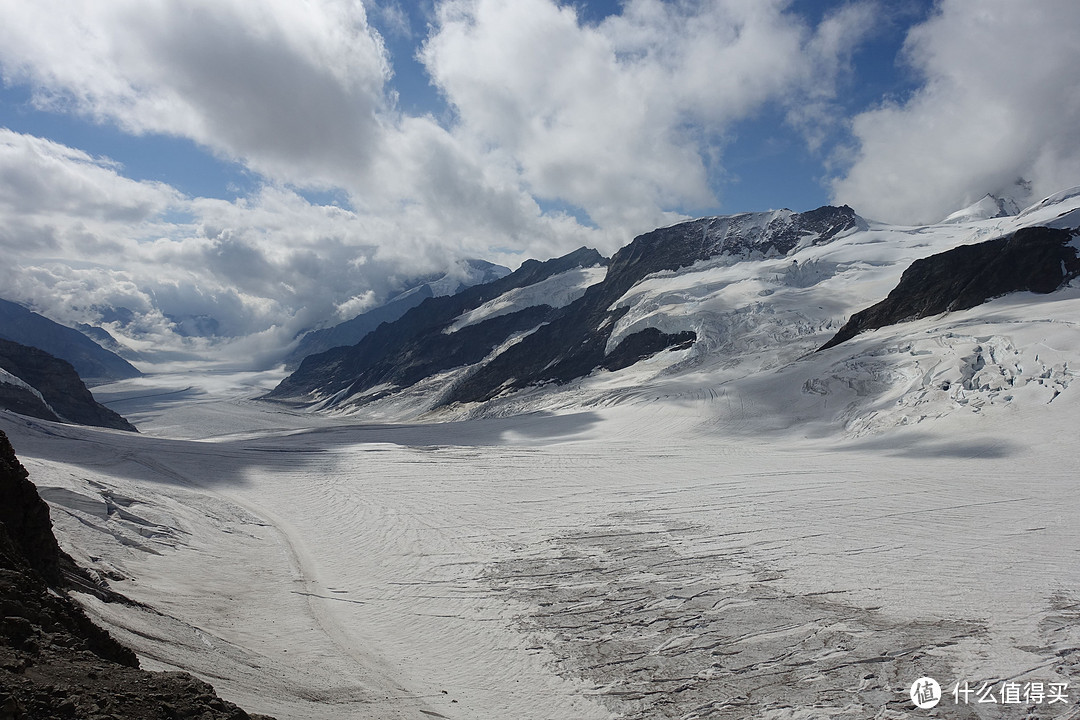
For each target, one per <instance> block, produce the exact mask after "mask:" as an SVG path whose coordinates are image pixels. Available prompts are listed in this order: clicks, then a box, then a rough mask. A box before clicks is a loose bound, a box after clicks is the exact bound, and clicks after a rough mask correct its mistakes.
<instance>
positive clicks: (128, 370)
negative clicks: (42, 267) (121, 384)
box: [0, 300, 142, 385]
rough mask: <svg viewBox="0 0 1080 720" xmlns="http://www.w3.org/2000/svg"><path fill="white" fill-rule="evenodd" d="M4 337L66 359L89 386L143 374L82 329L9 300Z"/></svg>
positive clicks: (3, 311)
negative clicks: (56, 320)
mask: <svg viewBox="0 0 1080 720" xmlns="http://www.w3.org/2000/svg"><path fill="white" fill-rule="evenodd" d="M92 331H93V332H96V333H97V334H98V337H100V338H101V339H103V340H104V339H105V337H106V336H108V333H107V332H105V331H104V330H102V329H101V328H93V329H92ZM0 339H4V340H11V341H12V342H16V343H20V344H22V345H29V346H30V347H36V348H40V349H42V350H44V351H46V352H47V353H49V354H51V355H54V356H56V357H58V358H60V359H62V360H66V361H67V362H69V363H71V365H72V367H74V368H75V371H76V372H77V373H78V374H79V377H80V378H82V380H83V382H85V383H87V384H89V385H95V384H100V383H104V382H114V381H116V380H125V379H127V378H133V377H138V376H139V375H141V374H142V373H140V372H139V371H138V369H136V368H135V366H134V365H132V364H131V363H129V362H128V361H127V360H125V359H124V358H122V357H120V356H119V355H117V354H116V353H114V352H111V351H109V350H106V349H105V348H103V347H101V345H98V344H97V343H96V342H94V341H93V340H91V339H90V338H89V337H87V336H86V335H85V334H83V333H82V332H79V331H78V330H75V329H73V328H69V327H67V326H64V325H61V324H59V323H57V322H53V321H52V320H50V319H48V318H47V317H44V316H43V315H39V314H37V313H36V312H33V311H31V310H28V309H27V308H25V307H23V306H22V305H19V304H17V303H13V302H11V301H9V300H0ZM110 339H111V338H110ZM113 342H115V340H114V341H113Z"/></svg>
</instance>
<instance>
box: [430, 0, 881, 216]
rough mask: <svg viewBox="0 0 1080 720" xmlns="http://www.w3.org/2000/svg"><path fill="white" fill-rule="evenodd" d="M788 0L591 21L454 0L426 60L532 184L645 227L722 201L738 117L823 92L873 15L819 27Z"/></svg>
mask: <svg viewBox="0 0 1080 720" xmlns="http://www.w3.org/2000/svg"><path fill="white" fill-rule="evenodd" d="M786 6H787V3H785V2H779V1H776V0H755V1H753V2H749V1H746V0H712V1H711V2H700V3H683V2H678V3H673V2H661V1H660V0H630V1H629V2H627V3H625V4H624V6H623V11H622V13H621V14H620V15H615V16H611V17H609V18H607V19H605V20H604V21H603V22H601V23H599V24H598V25H590V24H587V23H583V22H582V21H581V19H580V18H579V17H578V14H577V11H576V10H575V9H574V7H573V6H571V5H559V4H557V3H555V2H552V1H551V0H519V1H518V2H513V3H506V2H499V1H498V0H448V1H447V2H444V3H442V4H441V5H440V6H439V8H438V18H437V27H436V30H435V32H434V33H433V34H432V35H431V37H429V39H428V41H427V42H426V44H425V45H424V48H423V52H422V59H423V61H424V63H425V64H426V66H427V68H428V70H429V72H430V74H431V76H432V78H433V80H434V81H435V82H436V83H437V85H438V86H439V88H440V89H441V90H442V92H443V93H444V94H445V96H446V98H447V100H448V101H449V102H450V103H451V104H452V106H453V107H454V108H455V110H456V111H457V114H458V117H459V125H458V126H457V128H456V131H457V132H458V134H459V135H461V136H462V137H463V138H467V139H470V140H472V141H474V142H475V144H476V145H477V146H479V147H492V148H495V149H496V150H495V152H496V153H497V154H500V155H503V156H505V159H506V162H507V163H509V164H511V165H513V166H515V167H517V168H518V169H519V172H520V176H521V179H522V181H523V183H524V185H525V187H527V188H528V189H529V191H530V192H531V193H533V194H535V195H536V196H537V197H539V198H542V199H548V200H558V201H562V202H565V203H569V204H570V205H573V206H576V207H580V208H583V209H584V210H585V211H586V212H587V213H588V214H589V216H590V218H591V219H592V220H593V222H595V223H597V224H598V225H599V226H601V227H610V226H612V225H618V226H622V227H625V226H628V225H630V226H636V227H639V228H646V227H650V226H653V225H658V224H662V223H663V222H665V221H668V222H670V221H671V220H672V219H674V218H673V215H672V214H671V211H672V210H677V209H682V208H688V209H697V208H702V207H706V206H709V205H712V204H715V202H716V199H715V196H714V188H713V187H711V185H710V169H711V168H710V163H712V162H715V160H716V148H717V147H718V146H719V145H722V141H723V137H724V134H725V132H726V131H727V129H728V128H729V127H730V125H731V124H732V123H734V122H736V121H739V120H742V119H745V118H747V117H751V116H753V114H754V113H756V112H758V111H760V110H761V108H762V106H763V105H764V104H765V103H766V102H769V101H777V102H781V103H784V102H791V103H792V104H794V103H795V102H796V101H801V100H802V99H803V96H804V95H805V94H806V93H807V91H808V89H809V88H810V87H814V88H818V92H819V93H822V92H827V90H824V89H827V88H829V87H831V83H832V78H834V77H835V75H836V73H837V72H838V69H839V68H840V67H841V66H842V64H843V61H842V60H838V57H841V56H843V55H845V54H847V53H849V52H850V48H851V47H852V46H853V45H854V43H855V42H857V39H858V37H859V36H860V32H859V31H858V30H859V27H860V26H865V24H866V13H865V12H859V11H855V10H853V11H848V12H844V13H836V14H834V15H831V16H830V17H829V19H828V21H827V22H825V23H822V25H821V27H820V28H819V29H818V32H817V33H815V32H814V31H813V30H812V29H811V28H809V27H808V26H807V25H806V23H805V22H804V21H803V20H802V19H801V18H799V17H798V16H796V15H793V14H790V13H788V12H786V11H785V10H786ZM857 7H861V6H857ZM806 122H807V123H809V119H807V121H806Z"/></svg>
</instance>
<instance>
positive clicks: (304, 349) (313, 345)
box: [285, 259, 510, 368]
mask: <svg viewBox="0 0 1080 720" xmlns="http://www.w3.org/2000/svg"><path fill="white" fill-rule="evenodd" d="M461 270H462V272H461V273H459V274H458V275H456V276H454V275H450V274H448V273H441V274H438V275H434V276H431V277H427V278H420V279H419V280H417V281H416V282H415V283H413V284H411V285H410V287H409V288H408V289H407V290H405V291H403V292H401V293H398V294H397V295H395V296H394V297H392V298H391V299H390V300H389V301H388V302H386V303H384V304H383V305H380V306H378V307H376V308H373V309H371V310H369V311H367V312H365V313H361V314H360V315H357V316H356V317H354V318H352V319H350V320H346V321H345V322H342V323H339V324H337V325H334V326H333V327H328V328H323V329H321V330H312V331H311V332H308V333H307V334H305V335H304V336H303V337H302V338H301V339H300V342H299V343H298V344H297V346H296V348H295V349H294V350H293V351H292V352H290V353H289V354H288V355H287V356H286V357H285V365H286V367H289V368H295V367H297V366H298V365H299V364H300V362H301V361H302V360H303V359H304V358H305V357H307V356H308V355H314V354H317V353H321V352H325V351H327V350H329V349H330V348H335V347H343V346H346V345H355V344H356V343H358V342H360V340H361V339H362V338H363V337H364V336H365V335H367V334H368V333H369V332H371V331H372V330H374V329H375V328H377V327H379V325H381V324H382V323H384V322H393V321H395V320H397V319H398V318H399V317H401V316H402V315H404V314H405V313H406V312H407V311H408V310H410V309H411V308H414V307H416V306H417V305H419V304H420V303H422V302H423V301H424V300H426V299H428V298H431V297H439V296H443V295H453V294H454V293H457V292H459V291H461V290H463V289H464V288H467V287H470V286H472V285H479V284H484V283H489V282H492V281H494V280H498V279H499V278H501V277H505V276H506V275H508V274H510V268H507V267H503V266H502V265H496V264H494V263H490V262H487V261H485V260H476V259H468V260H465V261H463V262H462V264H461Z"/></svg>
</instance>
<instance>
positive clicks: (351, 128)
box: [0, 0, 390, 184]
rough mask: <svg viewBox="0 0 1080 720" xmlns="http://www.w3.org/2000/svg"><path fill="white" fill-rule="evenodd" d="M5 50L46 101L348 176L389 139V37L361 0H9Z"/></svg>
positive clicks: (259, 160)
mask: <svg viewBox="0 0 1080 720" xmlns="http://www.w3.org/2000/svg"><path fill="white" fill-rule="evenodd" d="M0 17H3V18H4V22H3V23H0V63H2V65H3V68H4V71H5V74H6V75H7V76H8V77H9V79H17V80H18V79H22V80H26V81H29V82H32V83H33V84H34V85H35V86H36V87H37V88H38V102H40V103H43V104H51V105H53V106H54V107H58V108H66V107H68V106H71V107H73V109H75V110H77V111H78V112H81V113H84V114H87V115H89V116H92V117H94V118H99V119H103V120H108V121H111V122H115V123H116V124H117V125H119V126H120V127H122V128H124V129H126V130H128V131H131V132H135V133H146V132H155V133H165V134H171V135H178V136H182V137H188V138H192V139H194V140H195V141H197V142H199V143H201V144H203V145H205V146H206V147H209V148H212V149H213V150H215V151H217V152H220V153H223V154H225V155H227V156H229V157H233V158H240V159H242V160H243V161H244V162H246V163H247V164H249V165H250V166H251V167H253V168H254V169H256V170H258V171H260V172H265V173H267V174H269V175H270V176H272V177H280V178H283V179H287V180H293V181H311V182H335V183H338V184H341V183H343V182H346V181H347V180H348V178H349V177H350V176H351V175H352V174H354V173H355V169H354V168H355V166H356V165H363V164H364V163H366V162H367V161H368V160H369V158H370V156H371V154H372V152H373V151H374V150H373V149H374V148H375V147H377V145H378V143H379V139H380V134H381V129H380V123H379V120H378V114H379V112H380V111H381V110H382V109H383V106H384V103H385V98H384V85H385V82H386V81H387V79H388V78H389V75H390V69H389V66H388V64H387V61H386V57H385V51H384V48H383V45H382V40H381V38H380V37H379V36H378V34H377V33H375V32H374V31H372V30H371V28H369V27H368V24H367V18H366V15H365V13H364V6H363V4H362V3H360V2H350V1H349V0H310V2H305V3H298V2H290V1H289V0H263V1H261V2H244V1H243V0H184V1H183V2H178V1H176V0H101V1H100V2H89V3H74V4H73V3H70V2H64V0H35V2H32V3H27V2H21V1H20V0H0Z"/></svg>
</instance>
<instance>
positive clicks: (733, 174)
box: [0, 0, 932, 213]
mask: <svg viewBox="0 0 1080 720" xmlns="http://www.w3.org/2000/svg"><path fill="white" fill-rule="evenodd" d="M837 4H838V3H835V2H827V1H825V0H800V1H799V2H794V3H792V4H791V8H790V11H791V12H792V13H793V14H796V15H800V16H802V17H805V18H806V19H807V21H808V22H809V23H811V24H816V23H819V22H820V21H821V19H822V17H823V16H824V14H825V13H827V12H829V11H830V10H831V9H834V8H835V7H836V6H837ZM425 5H426V6H427V7H424V6H425ZM573 6H574V7H575V8H576V10H577V12H578V16H579V18H580V19H581V20H582V22H584V23H589V24H598V23H601V22H602V21H603V20H604V19H605V18H607V17H609V16H611V15H617V14H619V12H620V11H621V7H620V3H619V2H614V1H610V0H609V1H607V2H584V1H583V2H577V3H573ZM397 7H398V8H400V12H401V13H402V14H403V16H404V18H405V19H407V22H408V31H407V32H406V31H405V28H403V27H401V26H400V25H398V24H397V23H395V22H392V21H389V20H387V19H386V18H385V17H383V16H381V15H379V14H378V13H373V14H372V15H371V16H370V20H371V23H372V25H373V26H374V27H375V28H376V29H377V30H378V31H379V32H380V34H381V35H382V37H383V39H384V41H385V43H386V47H387V50H388V52H389V56H390V58H391V61H392V66H393V80H392V81H391V86H392V88H393V90H394V91H395V92H396V93H398V104H399V107H400V109H401V110H402V111H403V112H406V113H409V114H425V113H430V114H433V115H436V116H447V115H449V114H450V113H451V109H450V108H449V107H448V106H447V103H446V101H445V99H444V98H443V97H442V95H441V94H440V93H439V92H438V90H437V89H436V88H435V87H434V86H433V85H432V83H431V78H430V77H429V75H428V74H427V72H426V70H425V68H424V66H423V65H422V64H421V63H420V62H419V61H418V60H417V57H416V56H417V52H418V50H419V46H420V45H421V44H422V42H423V41H424V39H425V37H426V34H425V33H426V29H427V27H428V24H429V23H430V21H431V13H432V5H431V3H430V2H429V3H405V4H401V5H399V6H397ZM895 7H896V6H894V9H893V10H892V16H891V17H889V18H885V17H879V20H880V21H881V24H880V26H879V27H877V28H875V30H874V31H873V32H872V33H871V34H870V35H869V36H868V38H867V40H866V41H865V42H863V43H861V44H860V45H859V46H858V47H857V48H856V49H855V52H854V55H853V63H852V67H851V73H850V75H849V76H848V77H846V78H845V79H844V85H845V87H844V88H843V90H844V95H843V96H842V97H840V98H838V102H839V104H840V109H841V110H842V111H843V112H845V113H847V114H854V113H855V112H858V111H859V110H862V109H866V108H867V107H870V106H873V105H875V104H877V103H879V102H881V99H882V98H885V97H901V98H902V97H904V96H905V95H907V94H909V93H910V92H912V91H913V90H914V89H915V88H916V87H917V78H916V77H914V75H913V73H912V71H911V69H910V68H909V67H907V66H906V65H905V64H904V63H903V62H902V61H901V60H900V50H901V47H902V45H903V41H904V38H905V36H906V31H907V29H908V28H909V27H910V26H911V25H913V24H916V23H918V22H921V21H923V20H925V18H926V16H927V15H928V14H929V12H930V11H931V9H932V2H930V1H929V0H911V1H910V2H909V3H907V5H906V6H905V7H904V8H903V9H902V10H901V11H899V12H898V11H896V10H895ZM0 126H2V127H6V128H9V129H11V130H15V131H17V132H22V133H30V134H33V135H37V136H41V137H47V138H50V139H52V140H56V141H57V142H60V143H63V144H65V145H69V146H72V147H75V148H79V149H82V150H85V151H86V152H88V153H91V154H93V155H98V156H104V157H108V158H111V159H112V160H115V161H117V162H118V163H120V164H121V166H122V173H123V174H124V175H126V176H127V177H130V178H133V179H136V180H155V181H161V182H166V183H169V184H170V185H172V186H173V187H175V188H177V189H178V190H180V191H182V192H184V193H186V194H188V195H192V196H200V197H212V198H222V199H228V200H234V199H236V198H238V197H243V196H245V195H248V194H250V193H251V192H253V191H254V190H255V189H256V188H257V187H258V186H259V185H260V184H261V183H262V182H264V178H262V177H261V176H260V175H259V173H257V172H253V171H251V170H250V169H248V168H247V167H245V165H244V164H243V163H242V162H239V161H236V160H230V159H228V158H225V157H223V156H221V155H220V154H216V153H214V152H213V151H212V150H211V149H210V148H207V147H205V146H202V145H200V144H198V143H196V142H194V141H192V140H191V139H189V138H184V137H176V136H172V135H166V134H161V133H155V132H149V133H146V134H132V133H130V132H125V131H124V130H122V129H120V128H118V127H117V125H116V124H115V123H113V122H110V121H108V120H105V121H102V120H100V119H95V118H93V117H87V116H86V115H85V114H79V113H72V112H64V111H58V110H55V109H39V108H38V107H36V106H35V103H34V101H33V86H32V84H31V83H27V82H20V79H18V78H11V77H9V76H8V75H5V76H4V84H3V85H2V86H0ZM727 134H728V135H729V138H728V139H727V140H726V141H725V143H724V149H725V158H724V172H722V173H717V175H716V177H714V178H712V180H711V184H712V186H713V188H714V189H715V190H716V194H717V196H718V202H717V203H716V204H715V206H713V207H710V208H703V209H702V210H708V211H710V212H718V213H728V212H744V211H753V210H763V209H769V208H777V207H791V208H793V209H797V210H805V209H810V208H813V207H817V206H819V205H823V204H825V203H827V202H829V200H830V198H829V193H828V188H827V186H826V184H825V181H826V179H827V177H826V170H825V168H824V167H823V162H822V160H823V158H824V157H825V156H826V154H827V151H828V146H827V147H826V148H825V149H823V150H822V149H819V150H815V151H812V150H811V149H809V148H807V146H806V143H805V142H804V141H803V140H802V138H800V137H799V136H798V134H797V133H796V132H795V131H794V130H793V129H792V128H791V127H790V126H789V125H788V124H787V123H785V121H784V117H783V112H782V110H780V109H779V108H777V107H776V106H772V107H770V106H769V105H766V106H764V107H763V108H761V110H760V111H759V112H757V113H755V114H754V115H753V116H751V117H748V118H746V119H744V120H742V121H740V122H738V123H736V124H734V125H733V126H732V127H730V128H729V129H728V130H727ZM842 139H843V137H842V133H839V132H838V133H837V134H836V136H834V137H831V138H830V139H829V142H830V143H835V142H838V141H840V140H842ZM298 190H299V191H300V192H301V193H303V194H304V195H305V196H306V197H309V198H311V199H312V200H313V201H315V202H334V201H335V200H336V201H338V202H341V201H343V200H344V201H345V202H347V200H345V196H343V195H341V194H340V193H333V192H330V193H327V192H319V191H314V190H312V189H311V188H303V187H300V188H298ZM545 204H546V205H547V206H550V207H565V208H566V209H568V210H573V209H574V208H572V207H571V206H568V205H565V204H562V203H557V202H547V203H545Z"/></svg>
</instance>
